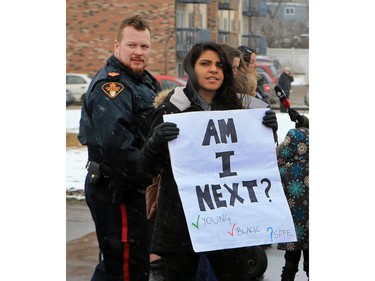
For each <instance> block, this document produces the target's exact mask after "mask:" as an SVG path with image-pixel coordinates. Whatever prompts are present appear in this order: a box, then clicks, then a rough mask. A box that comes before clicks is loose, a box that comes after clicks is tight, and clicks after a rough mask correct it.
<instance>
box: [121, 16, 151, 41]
mask: <svg viewBox="0 0 375 281" xmlns="http://www.w3.org/2000/svg"><path fill="white" fill-rule="evenodd" d="M127 26H132V27H134V28H135V29H136V30H139V31H142V30H146V29H147V30H148V31H150V33H151V29H150V25H149V23H148V22H147V21H146V20H145V19H144V18H143V17H142V16H141V15H134V16H131V17H128V18H126V19H124V20H123V21H122V22H121V24H120V27H119V29H118V31H117V41H119V42H120V41H121V39H122V30H123V29H124V28H125V27H127Z"/></svg>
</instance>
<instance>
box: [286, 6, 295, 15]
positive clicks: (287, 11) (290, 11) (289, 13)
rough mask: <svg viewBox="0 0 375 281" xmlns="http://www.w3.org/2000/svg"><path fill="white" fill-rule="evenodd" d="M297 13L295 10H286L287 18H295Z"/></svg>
mask: <svg viewBox="0 0 375 281" xmlns="http://www.w3.org/2000/svg"><path fill="white" fill-rule="evenodd" d="M295 12H296V11H295V9H294V8H285V15H287V16H294V14H295Z"/></svg>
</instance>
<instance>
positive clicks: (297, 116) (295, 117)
mask: <svg viewBox="0 0 375 281" xmlns="http://www.w3.org/2000/svg"><path fill="white" fill-rule="evenodd" d="M288 114H289V117H290V120H292V121H293V122H296V121H299V120H300V119H301V115H300V114H299V113H298V112H297V110H295V109H293V108H289V109H288Z"/></svg>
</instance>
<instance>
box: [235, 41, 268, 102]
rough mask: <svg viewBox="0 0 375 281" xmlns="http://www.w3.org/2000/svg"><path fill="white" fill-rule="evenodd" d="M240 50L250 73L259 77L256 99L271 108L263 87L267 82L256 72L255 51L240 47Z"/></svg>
mask: <svg viewBox="0 0 375 281" xmlns="http://www.w3.org/2000/svg"><path fill="white" fill-rule="evenodd" d="M238 50H240V51H241V53H242V58H243V60H244V61H245V63H246V65H247V67H248V68H249V69H250V71H252V72H253V73H255V74H254V75H256V77H257V88H256V97H257V98H258V99H260V100H262V101H264V102H265V103H267V104H268V105H270V106H271V104H270V99H269V96H268V95H267V93H266V92H265V91H264V87H263V85H264V83H265V81H264V80H263V78H262V76H260V75H259V74H258V73H257V71H256V67H257V63H256V62H257V55H256V52H255V50H254V49H252V48H249V47H247V46H239V47H238Z"/></svg>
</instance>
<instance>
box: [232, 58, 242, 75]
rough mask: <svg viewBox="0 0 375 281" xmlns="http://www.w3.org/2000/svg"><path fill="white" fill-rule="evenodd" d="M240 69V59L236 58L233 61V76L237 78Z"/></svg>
mask: <svg viewBox="0 0 375 281" xmlns="http://www.w3.org/2000/svg"><path fill="white" fill-rule="evenodd" d="M239 67H240V58H239V57H234V58H233V61H232V68H233V75H234V76H236V75H237V74H238V68H239Z"/></svg>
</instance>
